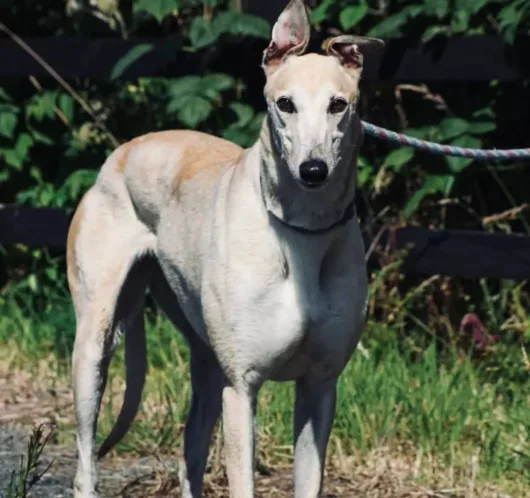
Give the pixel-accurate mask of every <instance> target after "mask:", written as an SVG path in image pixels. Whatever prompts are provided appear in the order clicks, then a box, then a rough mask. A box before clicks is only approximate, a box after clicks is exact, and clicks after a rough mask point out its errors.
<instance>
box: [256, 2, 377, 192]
mask: <svg viewBox="0 0 530 498" xmlns="http://www.w3.org/2000/svg"><path fill="white" fill-rule="evenodd" d="M309 37H310V25H309V19H308V13H307V9H306V7H305V4H304V1H303V0H291V1H290V2H289V4H288V5H287V7H286V8H285V10H284V11H283V12H282V14H281V15H280V17H279V18H278V21H277V22H276V24H275V25H274V28H273V31H272V39H271V41H270V44H269V46H268V47H267V49H266V50H265V51H264V54H263V69H264V70H265V75H266V78H267V82H266V85H265V92H264V93H265V98H266V100H267V106H268V120H269V124H270V126H269V128H270V134H271V142H272V147H273V151H274V153H275V155H276V156H277V157H280V158H281V159H282V162H283V163H284V166H287V167H288V169H289V171H290V173H291V175H292V177H293V178H294V179H295V180H296V181H297V182H298V183H299V184H300V185H301V186H302V187H303V188H304V189H317V188H318V187H322V186H323V185H325V184H326V183H327V182H328V180H330V179H331V178H333V177H334V176H336V171H337V169H338V166H339V165H341V164H344V163H345V162H347V161H350V162H351V159H352V151H353V150H354V149H355V148H356V147H357V146H358V144H357V142H358V140H359V139H360V132H361V130H360V124H359V118H358V117H357V115H356V113H357V101H358V94H359V80H360V77H361V73H362V69H363V58H364V57H365V56H367V55H369V54H370V53H373V52H375V51H377V50H379V49H380V48H381V47H382V46H383V42H382V41H381V40H378V39H374V38H366V37H359V36H350V35H342V36H338V37H336V38H332V39H330V40H327V41H326V42H325V43H324V45H323V48H324V51H325V54H326V55H320V54H306V55H303V54H304V51H305V49H306V47H307V44H308V42H309ZM356 135H358V136H356ZM347 167H351V164H348V165H347Z"/></svg>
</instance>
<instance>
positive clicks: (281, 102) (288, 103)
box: [276, 97, 296, 114]
mask: <svg viewBox="0 0 530 498" xmlns="http://www.w3.org/2000/svg"><path fill="white" fill-rule="evenodd" d="M276 105H277V106H278V109H280V111H282V112H286V113H288V114H293V112H296V107H295V106H294V103H293V101H292V100H291V99H289V98H287V97H281V98H279V99H278V101H277V102H276Z"/></svg>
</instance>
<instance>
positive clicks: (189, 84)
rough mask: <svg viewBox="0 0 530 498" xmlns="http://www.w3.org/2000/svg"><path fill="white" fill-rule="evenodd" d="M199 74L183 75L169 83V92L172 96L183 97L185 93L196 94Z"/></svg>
mask: <svg viewBox="0 0 530 498" xmlns="http://www.w3.org/2000/svg"><path fill="white" fill-rule="evenodd" d="M200 87H201V77H200V76H184V77H183V78H179V79H177V80H174V81H172V82H171V83H170V86H169V94H170V95H171V96H172V97H173V98H176V97H183V96H186V95H191V94H196V93H198V92H199V91H200Z"/></svg>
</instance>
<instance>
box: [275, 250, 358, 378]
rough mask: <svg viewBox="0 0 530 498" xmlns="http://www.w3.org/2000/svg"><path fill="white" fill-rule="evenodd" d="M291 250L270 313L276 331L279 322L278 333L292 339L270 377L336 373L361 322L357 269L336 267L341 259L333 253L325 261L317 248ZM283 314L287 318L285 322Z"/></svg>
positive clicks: (348, 353) (287, 253) (287, 255)
mask: <svg viewBox="0 0 530 498" xmlns="http://www.w3.org/2000/svg"><path fill="white" fill-rule="evenodd" d="M296 249H298V250H295V251H292V250H291V252H290V253H289V252H286V264H287V268H288V275H287V281H286V282H285V287H284V290H283V294H284V295H283V299H282V300H281V301H280V302H277V312H276V313H275V315H276V316H277V317H281V320H279V321H278V323H277V326H278V327H279V328H280V330H281V329H282V326H283V327H284V328H283V333H284V334H286V335H291V336H292V337H293V338H296V339H297V340H296V341H293V344H292V347H291V348H290V352H289V355H288V356H286V357H285V359H283V358H282V361H281V362H278V364H277V365H276V368H275V369H274V373H273V374H272V378H273V379H274V380H290V379H294V378H296V377H300V376H302V375H306V374H310V375H312V376H314V377H318V378H327V377H331V376H334V375H336V374H337V373H338V372H340V371H341V370H342V368H343V367H344V365H345V363H346V362H347V361H348V359H349V357H350V355H351V353H352V351H353V349H354V347H355V345H356V344H357V341H358V338H359V334H360V332H361V328H362V326H361V324H362V322H363V321H364V312H365V300H366V288H365V286H364V285H363V282H364V279H363V275H362V271H361V272H360V274H357V272H356V267H355V266H354V265H350V266H348V269H347V271H345V272H344V271H341V270H343V268H342V267H341V264H340V261H337V260H336V259H334V258H336V257H337V255H336V254H334V255H332V256H331V260H330V259H329V258H327V257H326V254H325V250H324V249H322V248H316V249H315V250H311V249H312V248H311V247H307V246H306V247H305V248H304V247H303V246H301V247H296ZM319 250H320V251H321V253H319ZM285 317H289V318H290V319H288V320H287V321H285ZM286 324H288V327H285V325H286Z"/></svg>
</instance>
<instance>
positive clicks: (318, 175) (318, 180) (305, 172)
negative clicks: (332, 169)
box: [300, 159, 328, 188]
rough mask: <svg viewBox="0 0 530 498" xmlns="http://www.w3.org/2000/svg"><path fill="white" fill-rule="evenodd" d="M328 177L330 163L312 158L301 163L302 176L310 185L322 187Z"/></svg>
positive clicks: (307, 184) (306, 183)
mask: <svg viewBox="0 0 530 498" xmlns="http://www.w3.org/2000/svg"><path fill="white" fill-rule="evenodd" d="M327 177H328V165H327V164H326V163H325V162H324V161H321V160H319V159H312V160H310V161H305V162H303V163H302V164H301V165H300V178H301V179H302V181H303V182H304V183H305V185H306V186H308V187H311V188H315V187H320V186H321V185H322V184H323V183H324V182H325V181H326V178H327Z"/></svg>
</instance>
